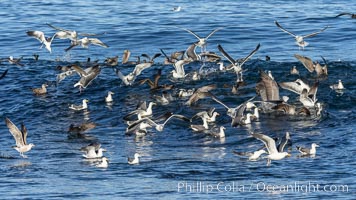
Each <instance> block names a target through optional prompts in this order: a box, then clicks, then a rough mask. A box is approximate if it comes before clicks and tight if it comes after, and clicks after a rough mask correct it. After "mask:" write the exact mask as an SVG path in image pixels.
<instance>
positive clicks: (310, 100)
mask: <svg viewBox="0 0 356 200" xmlns="http://www.w3.org/2000/svg"><path fill="white" fill-rule="evenodd" d="M316 91H317V89H315V90H314V93H312V94H309V92H308V90H307V89H303V91H302V93H301V94H300V97H299V101H300V102H301V103H302V104H303V105H304V106H306V107H315V104H316V102H317V101H318V100H317V99H316Z"/></svg>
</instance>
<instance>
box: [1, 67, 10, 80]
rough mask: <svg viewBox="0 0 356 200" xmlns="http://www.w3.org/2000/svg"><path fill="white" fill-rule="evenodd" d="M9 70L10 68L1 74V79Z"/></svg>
mask: <svg viewBox="0 0 356 200" xmlns="http://www.w3.org/2000/svg"><path fill="white" fill-rule="evenodd" d="M7 71H9V69H7V70H5V71H4V72H3V73H2V74H1V76H0V79H2V78H4V77H5V76H6V74H7Z"/></svg>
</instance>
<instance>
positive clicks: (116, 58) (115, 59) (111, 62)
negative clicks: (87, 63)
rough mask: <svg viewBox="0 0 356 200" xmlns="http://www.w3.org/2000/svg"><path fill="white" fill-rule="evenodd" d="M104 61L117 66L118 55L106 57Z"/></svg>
mask: <svg viewBox="0 0 356 200" xmlns="http://www.w3.org/2000/svg"><path fill="white" fill-rule="evenodd" d="M104 63H105V64H107V65H108V66H111V67H113V66H117V65H118V64H119V56H115V57H112V58H106V59H105V60H104Z"/></svg>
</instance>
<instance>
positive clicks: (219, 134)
mask: <svg viewBox="0 0 356 200" xmlns="http://www.w3.org/2000/svg"><path fill="white" fill-rule="evenodd" d="M225 129H226V128H225V127H224V126H220V128H219V129H218V131H217V132H216V131H214V129H212V130H210V131H209V132H208V134H209V135H211V136H213V137H214V138H225Z"/></svg>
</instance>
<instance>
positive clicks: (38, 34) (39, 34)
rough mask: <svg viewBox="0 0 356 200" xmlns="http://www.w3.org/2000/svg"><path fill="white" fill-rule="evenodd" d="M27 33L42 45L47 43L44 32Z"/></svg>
mask: <svg viewBox="0 0 356 200" xmlns="http://www.w3.org/2000/svg"><path fill="white" fill-rule="evenodd" d="M26 33H27V35H28V36H31V37H34V38H36V39H37V40H38V41H40V42H41V43H43V42H44V41H46V38H45V35H44V33H43V32H42V31H27V32H26Z"/></svg>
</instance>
